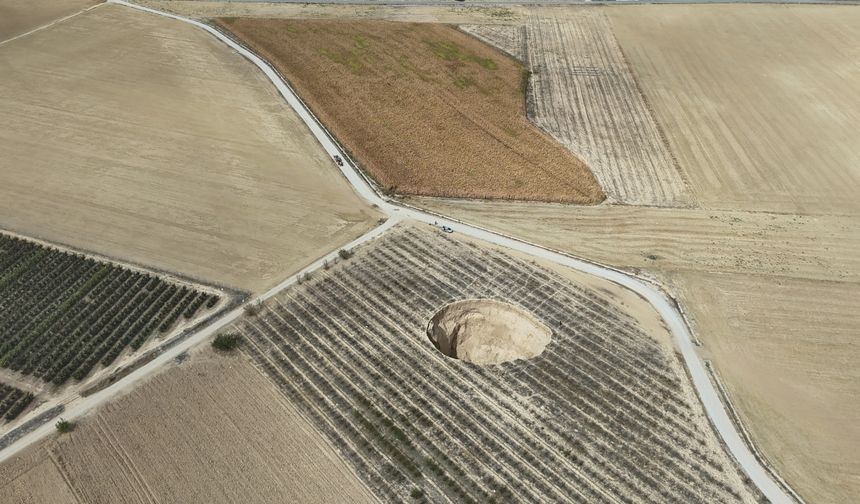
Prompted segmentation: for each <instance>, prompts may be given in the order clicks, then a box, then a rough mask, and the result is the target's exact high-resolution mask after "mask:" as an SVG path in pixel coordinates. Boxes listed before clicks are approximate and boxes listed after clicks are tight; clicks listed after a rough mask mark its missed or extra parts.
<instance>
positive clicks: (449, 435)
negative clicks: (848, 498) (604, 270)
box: [236, 226, 756, 503]
mask: <svg viewBox="0 0 860 504" xmlns="http://www.w3.org/2000/svg"><path fill="white" fill-rule="evenodd" d="M604 283H605V284H607V285H608V286H604V287H602V288H593V287H591V286H590V285H584V284H579V283H572V282H571V281H569V280H566V279H565V278H563V277H561V276H559V275H558V274H557V273H555V272H553V271H551V270H549V269H546V268H543V267H541V266H540V265H538V264H536V263H533V262H526V261H524V260H521V259H517V258H515V257H513V256H510V255H507V254H505V253H504V252H501V251H498V250H495V249H492V248H487V247H484V246H482V245H480V244H479V243H477V242H475V241H473V240H472V241H467V242H461V241H459V240H456V239H452V238H450V237H448V236H447V235H443V234H441V233H440V232H438V231H437V230H435V228H434V227H432V226H431V227H428V226H414V227H413V226H406V227H401V228H398V229H395V230H394V231H391V232H389V233H388V234H386V235H384V236H383V237H381V238H378V239H376V240H375V241H373V242H371V243H370V244H368V245H365V246H362V247H360V248H359V249H358V250H357V251H356V253H355V256H354V257H352V258H351V259H348V260H346V261H341V262H339V263H338V264H337V265H335V266H333V267H332V268H330V269H328V270H325V271H319V272H317V273H316V274H315V275H314V276H313V277H312V278H310V279H309V280H307V281H305V282H303V283H302V284H301V285H297V286H294V287H293V288H291V289H289V290H287V291H285V292H284V293H282V294H280V295H278V296H276V298H273V299H272V300H270V301H269V302H267V304H266V308H265V309H263V310H262V311H261V312H260V313H259V314H257V315H256V316H255V317H247V318H245V319H244V320H243V321H241V322H239V323H238V324H237V326H236V330H237V331H239V333H240V334H242V335H244V336H245V344H244V346H243V348H244V349H245V351H246V352H247V353H248V354H249V355H250V356H251V357H252V358H253V359H254V360H255V361H256V362H257V363H258V365H259V367H260V368H261V369H262V370H263V371H264V372H265V373H266V374H267V375H268V376H269V377H270V378H271V379H272V380H273V382H274V383H276V384H277V385H278V387H279V388H280V389H281V390H282V392H283V394H284V395H285V396H286V397H288V398H289V399H290V400H291V401H295V402H296V403H297V404H300V405H301V408H303V411H305V412H307V414H308V415H309V416H310V417H311V418H312V419H313V421H314V423H315V424H316V425H317V426H318V427H319V428H320V429H321V430H322V431H323V432H324V433H325V434H326V436H327V437H328V438H329V440H330V441H331V442H332V444H333V445H335V446H336V447H338V450H339V452H340V453H341V455H342V456H343V457H344V458H345V459H346V460H348V461H349V463H350V464H351V465H352V467H353V468H354V469H355V471H356V472H357V473H358V474H359V475H360V476H361V478H362V479H363V480H364V481H365V482H367V484H368V486H369V487H370V488H371V489H373V491H374V492H375V493H376V495H377V496H379V497H380V498H381V499H384V500H386V501H394V502H401V501H405V500H409V499H410V498H418V497H423V498H425V499H426V500H429V501H431V502H490V501H492V500H497V501H500V502H509V501H512V500H522V501H526V502H568V501H571V502H594V503H597V502H630V503H633V502H651V503H666V502H683V503H689V502H755V499H756V494H755V491H754V490H751V489H750V488H748V487H747V486H745V484H744V482H743V477H742V475H741V474H740V473H739V472H738V471H737V470H736V469H735V467H734V465H733V462H732V460H731V459H730V458H729V457H728V456H727V455H726V454H725V452H724V451H723V449H722V446H721V445H720V443H719V441H718V440H717V438H716V437H715V435H714V434H713V432H712V431H711V428H710V425H709V423H708V421H707V419H706V417H705V416H704V414H703V412H702V410H701V406H700V403H699V402H698V399H697V398H696V395H695V392H694V391H693V390H692V388H691V386H690V384H689V383H688V379H687V377H686V375H685V373H684V368H683V364H682V363H681V362H679V360H678V358H677V356H676V355H675V353H674V351H673V348H672V343H671V340H670V338H669V336H668V334H667V331H666V330H665V329H663V330H656V331H653V332H652V331H650V330H649V331H648V332H646V330H645V329H644V327H643V326H642V325H640V323H639V321H638V319H636V318H634V317H633V316H631V313H630V312H628V309H627V307H626V306H625V305H624V304H621V302H620V301H619V298H616V297H615V296H614V294H613V290H617V287H613V284H611V283H609V282H604ZM464 303H466V304H467V305H468V308H469V309H473V310H475V309H479V310H480V311H481V313H480V314H477V315H479V316H483V317H486V316H494V314H493V313H492V312H493V310H502V309H501V308H499V307H500V306H501V305H504V306H505V308H504V309H503V311H504V312H505V314H506V315H505V318H504V319H496V320H494V322H495V323H494V324H490V325H495V327H494V328H492V330H491V331H490V333H489V334H483V336H482V337H484V338H488V340H485V343H488V344H490V345H491V346H493V347H494V348H496V349H501V348H504V347H507V349H509V350H516V349H517V348H518V346H519V345H520V343H522V342H518V341H515V340H513V339H512V338H509V337H508V336H509V335H506V334H500V333H499V332H498V330H499V329H503V326H511V325H515V324H523V325H528V326H530V327H532V328H534V329H535V336H536V337H538V338H542V337H543V336H545V335H546V333H545V332H543V330H544V328H548V330H549V331H551V339H550V341H549V342H548V343H547V342H546V340H541V343H546V346H545V348H544V349H543V350H542V351H541V352H530V353H521V354H519V355H517V356H516V358H515V359H514V360H507V361H505V362H503V363H501V364H491V365H481V364H476V363H474V362H477V361H474V360H473V362H464V360H462V359H460V358H453V356H452V355H446V354H443V352H442V351H440V350H443V351H444V348H441V347H440V348H438V349H437V346H436V345H435V344H434V343H433V341H432V340H433V338H434V336H437V335H438V333H437V332H436V331H435V330H434V328H433V327H432V324H431V327H430V328H429V329H430V333H429V334H428V332H427V330H428V321H431V319H433V318H434V317H435V316H436V315H438V314H439V313H440V310H442V311H443V312H444V313H447V314H450V313H451V312H452V311H454V312H456V311H460V310H461V308H463V304H464ZM491 306H494V307H495V308H488V307H491ZM479 307H480V308H479ZM460 314H462V313H460ZM475 315H476V314H475V313H472V314H471V316H473V317H474V316H475ZM443 317H444V316H443ZM455 318H460V317H459V314H458V315H455ZM514 320H517V322H514ZM473 321H474V318H473ZM447 322H451V320H447ZM459 322H460V323H463V322H464V321H463V320H462V318H460V320H459ZM484 325H485V327H484V328H483V329H486V324H484ZM541 326H544V327H541ZM461 327H462V326H461ZM448 328H449V329H454V330H455V331H456V328H454V327H452V326H451V325H448ZM471 329H475V328H474V327H472V328H471ZM471 329H465V330H463V331H462V332H460V334H463V335H465V334H466V333H468V332H471ZM447 334H451V333H447ZM542 335H543V336H542ZM471 336H474V334H471V335H470V337H471ZM509 355H510V354H509ZM457 357H462V356H461V355H457ZM467 357H468V356H467Z"/></svg>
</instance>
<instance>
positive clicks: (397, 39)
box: [219, 18, 604, 203]
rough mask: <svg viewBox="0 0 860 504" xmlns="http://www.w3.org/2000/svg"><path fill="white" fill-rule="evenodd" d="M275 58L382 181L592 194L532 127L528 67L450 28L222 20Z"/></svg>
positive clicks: (504, 192) (571, 162)
mask: <svg viewBox="0 0 860 504" xmlns="http://www.w3.org/2000/svg"><path fill="white" fill-rule="evenodd" d="M219 23H220V25H221V26H222V27H223V28H225V29H227V30H229V31H230V32H232V33H233V34H234V35H235V36H236V37H237V38H239V39H241V40H242V41H243V42H244V43H246V44H248V45H249V46H250V47H252V48H253V49H254V50H255V51H257V52H258V53H259V54H261V55H263V56H264V57H265V58H266V59H268V60H269V61H270V62H272V63H273V64H274V66H275V67H276V68H277V69H278V70H279V71H280V72H281V73H282V74H283V75H284V76H285V77H286V78H287V80H288V81H289V82H290V83H291V84H292V86H293V87H294V88H295V89H296V91H297V92H298V94H299V95H300V96H301V97H302V99H304V100H305V101H306V102H307V103H308V105H309V106H310V108H311V110H313V111H314V113H316V114H317V116H318V117H319V118H320V120H321V121H322V123H323V124H325V125H326V127H327V128H329V129H330V130H331V131H332V133H333V134H334V135H335V136H336V137H337V138H338V140H340V142H341V143H343V144H344V146H345V147H346V149H347V150H348V151H350V152H351V153H352V155H353V156H354V157H355V158H356V159H357V160H358V161H359V163H360V164H361V166H362V167H363V168H364V169H365V170H366V171H367V172H368V173H369V174H370V175H371V176H372V177H373V178H374V179H375V180H376V181H377V182H378V183H379V185H380V186H382V187H383V189H386V190H391V191H394V192H398V193H403V194H421V195H435V196H450V197H462V198H499V199H519V200H543V201H554V202H570V203H597V202H600V201H602V200H603V199H604V195H603V192H602V191H601V189H600V187H599V185H598V184H597V181H596V180H595V179H594V176H593V175H592V174H591V172H590V171H589V170H588V168H587V167H586V166H585V165H584V164H583V163H582V162H581V161H580V160H579V159H578V158H577V157H576V156H574V155H573V154H571V153H570V152H568V151H567V150H566V149H564V148H563V147H562V146H560V145H558V144H557V143H556V142H555V141H553V140H552V138H550V137H549V136H547V135H545V134H543V133H542V132H541V131H540V130H538V129H537V128H535V127H534V126H533V125H532V124H531V123H530V122H529V121H528V119H527V117H526V114H525V107H524V103H523V85H524V69H523V67H522V65H520V64H519V63H518V62H516V61H515V60H514V59H512V58H510V57H508V56H507V55H504V54H502V53H500V52H499V51H497V50H495V49H493V48H491V47H488V46H487V45H486V44H483V43H481V42H480V41H478V40H476V39H475V38H474V37H470V36H468V35H466V34H464V33H462V32H460V31H458V30H456V29H455V28H452V27H450V26H445V25H438V24H415V23H394V22H385V21H340V20H335V21H311V20H282V19H250V18H228V19H221V20H220V21H219Z"/></svg>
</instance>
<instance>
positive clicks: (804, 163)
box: [606, 5, 860, 215]
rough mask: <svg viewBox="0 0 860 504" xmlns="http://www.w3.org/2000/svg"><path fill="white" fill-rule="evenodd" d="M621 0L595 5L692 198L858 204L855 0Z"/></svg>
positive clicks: (733, 205)
mask: <svg viewBox="0 0 860 504" xmlns="http://www.w3.org/2000/svg"><path fill="white" fill-rule="evenodd" d="M625 7H632V8H609V9H607V10H606V13H607V15H608V16H609V18H610V19H611V20H612V25H613V27H614V30H615V35H616V37H617V39H618V42H619V44H620V46H621V49H622V50H623V51H624V53H625V55H626V56H627V60H628V62H629V64H630V66H631V67H632V69H633V71H634V73H635V74H636V76H637V79H638V81H639V83H640V85H641V86H642V89H643V91H644V93H645V95H646V97H647V98H648V101H649V102H650V103H651V105H652V106H653V109H654V113H655V115H656V117H657V120H658V122H659V123H660V124H661V126H662V127H663V129H664V131H665V132H666V135H667V137H668V140H669V145H670V147H671V149H672V152H673V153H674V154H675V156H676V157H677V158H678V161H679V163H680V165H681V168H682V169H683V171H684V173H685V175H686V177H687V178H688V180H689V182H690V184H691V187H692V190H693V193H694V196H695V197H696V199H697V200H698V201H699V202H700V203H701V204H702V205H704V206H708V207H716V208H727V209H741V208H742V209H751V210H768V211H783V212H799V213H811V214H822V213H838V214H846V213H851V214H855V215H856V214H858V213H860V198H858V197H857V190H856V189H857V187H860V149H858V148H857V146H858V144H860V130H858V129H857V127H856V125H857V124H860V100H858V99H857V89H858V86H860V66H858V65H857V61H858V60H860V9H857V8H854V7H853V6H844V7H842V6H752V5H742V6H735V5H731V6H729V5H712V6H698V5H696V6H684V7H679V6H678V7H676V6H625ZM715 48H718V49H715Z"/></svg>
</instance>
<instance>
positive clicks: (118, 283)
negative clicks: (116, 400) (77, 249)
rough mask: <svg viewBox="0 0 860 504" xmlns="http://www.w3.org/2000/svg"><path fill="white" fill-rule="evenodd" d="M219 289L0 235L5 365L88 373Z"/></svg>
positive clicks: (58, 376)
mask: <svg viewBox="0 0 860 504" xmlns="http://www.w3.org/2000/svg"><path fill="white" fill-rule="evenodd" d="M219 299H220V297H219V296H218V295H216V294H211V293H207V292H203V291H200V290H197V289H194V288H192V287H189V286H185V285H178V284H175V283H173V282H170V281H168V280H166V279H164V278H162V277H159V276H157V275H153V274H150V273H145V272H141V271H137V270H132V269H129V268H125V267H122V266H119V265H116V264H111V263H107V262H102V261H97V260H95V259H92V258H89V257H86V256H83V255H81V254H75V253H71V252H67V251H62V250H58V249H54V248H51V247H46V246H42V245H39V244H36V243H32V242H29V241H27V240H22V239H18V238H13V237H8V236H5V235H0V366H3V367H7V368H10V369H14V370H16V371H19V372H21V373H24V374H28V375H33V376H36V377H39V378H42V379H44V380H46V381H52V382H54V383H55V384H58V385H59V384H62V383H64V382H66V381H67V380H68V379H69V378H75V379H78V380H80V379H82V378H84V377H86V376H87V375H88V374H89V373H90V371H91V370H92V369H93V368H94V367H96V366H97V365H99V364H103V365H108V364H110V363H111V362H113V361H114V360H115V359H116V358H117V357H118V356H119V355H120V354H121V353H122V352H123V351H125V350H126V349H127V348H129V347H130V348H132V349H138V348H140V347H141V346H142V345H143V343H144V342H145V341H146V340H147V339H148V338H150V337H151V336H153V335H155V334H158V333H166V332H168V331H170V329H171V328H172V327H174V326H175V325H176V323H177V322H178V321H180V320H182V319H183V318H184V319H190V318H193V317H194V316H195V315H196V314H197V313H199V312H200V311H201V309H209V308H212V307H214V306H215V304H217V302H218V300H219Z"/></svg>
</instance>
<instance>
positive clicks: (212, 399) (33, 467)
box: [0, 350, 374, 504]
mask: <svg viewBox="0 0 860 504" xmlns="http://www.w3.org/2000/svg"><path fill="white" fill-rule="evenodd" d="M52 460H53V461H55V463H52ZM58 468H59V469H60V470H59V471H58V470H57V469H58ZM64 479H65V481H64ZM43 480H44V483H41V482H42V481H43ZM36 481H39V482H40V488H31V484H33V483H34V482H36ZM41 485H44V488H42V487H41ZM22 488H23V489H22ZM27 489H29V490H27ZM27 491H30V492H34V493H35V495H34V496H33V498H31V499H30V500H23V501H22V502H34V503H37V502H38V503H43V502H44V503H47V502H51V503H54V502H61V500H59V499H61V497H62V496H63V495H72V496H73V497H71V498H68V499H67V502H87V503H101V502H104V503H111V504H119V503H124V502H129V503H131V502H187V503H201V504H202V503H228V502H231V503H239V502H243V503H244V502H247V503H261V504H262V503H270V502H311V503H312V502H319V503H323V502H373V501H374V499H373V498H372V497H371V496H370V494H369V493H368V492H367V490H366V489H365V488H364V487H363V486H362V485H361V484H360V483H359V482H358V480H357V479H356V478H355V476H353V474H352V473H351V472H350V471H349V470H348V469H347V467H346V465H344V463H343V462H341V461H340V459H339V458H338V456H337V455H336V454H335V453H334V452H333V451H332V449H331V448H330V447H329V446H328V445H327V444H326V443H325V442H324V441H323V439H322V438H321V437H320V436H319V434H318V433H317V432H316V431H315V430H314V428H313V427H311V426H310V425H309V424H308V423H307V422H306V421H305V420H304V419H303V418H302V417H301V416H300V415H299V412H298V411H297V410H296V409H295V408H294V407H293V406H292V405H291V404H290V403H288V402H287V401H286V400H285V399H284V398H283V396H282V395H281V394H279V393H278V392H277V390H275V388H274V387H273V386H272V385H271V384H269V382H268V381H267V380H266V379H265V378H264V377H263V376H262V375H261V374H259V373H258V372H257V370H256V369H255V368H254V367H253V366H252V365H251V364H250V363H249V362H248V361H247V360H246V359H245V358H244V357H238V356H234V357H223V356H218V355H214V354H213V353H212V352H211V351H209V350H203V351H202V352H200V353H198V354H196V355H194V356H192V358H191V360H190V361H186V362H185V363H183V364H181V365H179V366H174V367H173V368H171V369H170V370H169V371H167V372H165V373H163V374H160V375H158V376H156V377H154V378H153V379H152V380H151V381H148V382H147V383H145V384H144V385H143V386H142V387H140V388H138V389H136V390H135V391H133V392H131V393H130V394H129V395H127V396H125V397H122V398H119V399H117V400H115V401H113V402H111V403H109V404H108V405H106V406H105V407H103V408H101V409H100V410H98V411H97V412H96V413H94V414H92V415H90V416H88V417H86V418H84V419H83V420H81V421H80V422H79V425H78V426H77V428H76V429H75V431H73V432H72V433H71V434H69V435H65V436H63V437H61V438H54V439H52V440H50V441H46V442H45V443H42V444H41V445H39V446H37V447H35V448H34V449H31V450H28V451H27V452H25V454H24V455H23V456H21V457H18V458H17V459H15V460H13V461H11V462H9V463H6V464H4V465H2V466H0V496H2V495H8V496H12V497H13V498H19V496H22V495H26V493H22V492H27ZM48 492H50V493H48ZM75 497H76V498H77V501H75ZM0 500H3V499H0ZM3 502H18V501H11V500H3Z"/></svg>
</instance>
